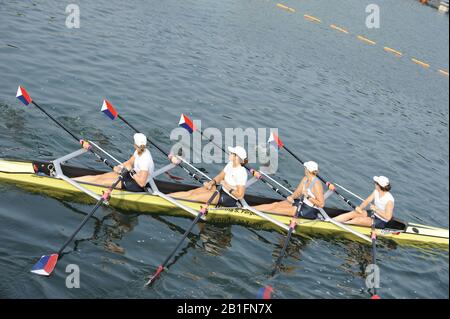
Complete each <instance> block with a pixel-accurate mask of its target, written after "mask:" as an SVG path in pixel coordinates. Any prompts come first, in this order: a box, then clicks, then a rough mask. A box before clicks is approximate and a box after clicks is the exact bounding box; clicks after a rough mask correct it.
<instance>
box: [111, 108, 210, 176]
mask: <svg viewBox="0 0 450 319" xmlns="http://www.w3.org/2000/svg"><path fill="white" fill-rule="evenodd" d="M117 117H118V118H119V119H120V120H122V121H123V122H124V123H125V124H126V125H128V127H129V128H131V129H132V130H133V131H135V132H136V133H140V131H139V130H138V129H137V128H136V127H134V126H133V125H132V124H130V123H129V122H128V121H127V120H126V119H124V118H123V117H122V116H121V115H120V114H118V115H117ZM147 141H148V142H149V143H150V144H151V145H153V146H154V147H155V148H156V149H157V150H159V151H160V152H161V153H163V154H164V155H165V156H167V157H169V153H167V152H166V151H164V150H163V149H162V148H161V147H160V146H158V145H157V144H156V143H154V142H152V141H151V140H150V139H149V138H147ZM179 166H180V167H181V168H182V169H184V171H185V172H186V173H188V175H189V176H191V177H192V178H193V179H195V180H196V181H197V182H199V183H202V180H201V177H200V176H199V175H197V174H196V173H192V172H191V171H190V170H189V169H188V168H186V167H185V166H184V165H183V163H180V164H179ZM190 166H191V167H192V165H190ZM194 169H196V168H195V167H194ZM200 175H201V174H200Z"/></svg>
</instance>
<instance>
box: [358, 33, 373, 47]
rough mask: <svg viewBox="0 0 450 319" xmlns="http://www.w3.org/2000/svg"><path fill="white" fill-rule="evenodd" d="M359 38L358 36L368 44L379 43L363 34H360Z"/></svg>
mask: <svg viewBox="0 0 450 319" xmlns="http://www.w3.org/2000/svg"><path fill="white" fill-rule="evenodd" d="M357 38H358V39H359V40H361V41H363V42H365V43H367V44H370V45H375V44H377V43H376V42H375V41H372V40H369V39H367V38H366V37H363V36H362V35H358V36H357Z"/></svg>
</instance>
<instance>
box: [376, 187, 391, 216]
mask: <svg viewBox="0 0 450 319" xmlns="http://www.w3.org/2000/svg"><path fill="white" fill-rule="evenodd" d="M374 195H375V198H374V200H373V202H374V204H375V206H376V207H377V208H378V209H379V210H382V211H386V205H387V203H389V202H392V204H394V202H395V199H394V196H392V194H391V193H390V192H387V193H386V194H384V196H383V197H381V198H380V193H379V192H378V191H377V190H375V194H374ZM375 216H377V217H378V218H379V219H381V220H382V221H384V222H388V220H386V219H384V218H383V217H381V216H379V215H378V214H376V213H375Z"/></svg>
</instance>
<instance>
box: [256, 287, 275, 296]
mask: <svg viewBox="0 0 450 319" xmlns="http://www.w3.org/2000/svg"><path fill="white" fill-rule="evenodd" d="M272 292H273V288H272V287H271V286H266V287H261V288H260V289H259V291H258V295H257V296H256V298H257V299H272Z"/></svg>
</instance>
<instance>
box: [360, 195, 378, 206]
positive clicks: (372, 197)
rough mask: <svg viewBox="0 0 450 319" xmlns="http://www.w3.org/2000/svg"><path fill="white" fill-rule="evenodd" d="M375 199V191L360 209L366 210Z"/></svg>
mask: <svg viewBox="0 0 450 319" xmlns="http://www.w3.org/2000/svg"><path fill="white" fill-rule="evenodd" d="M374 198H375V191H374V192H372V194H370V195H369V197H367V198H366V199H365V200H364V201H363V202H362V203H361V204H360V205H359V208H361V209H365V208H366V207H367V205H369V204H370V203H371V202H372V201H373V200H374Z"/></svg>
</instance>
